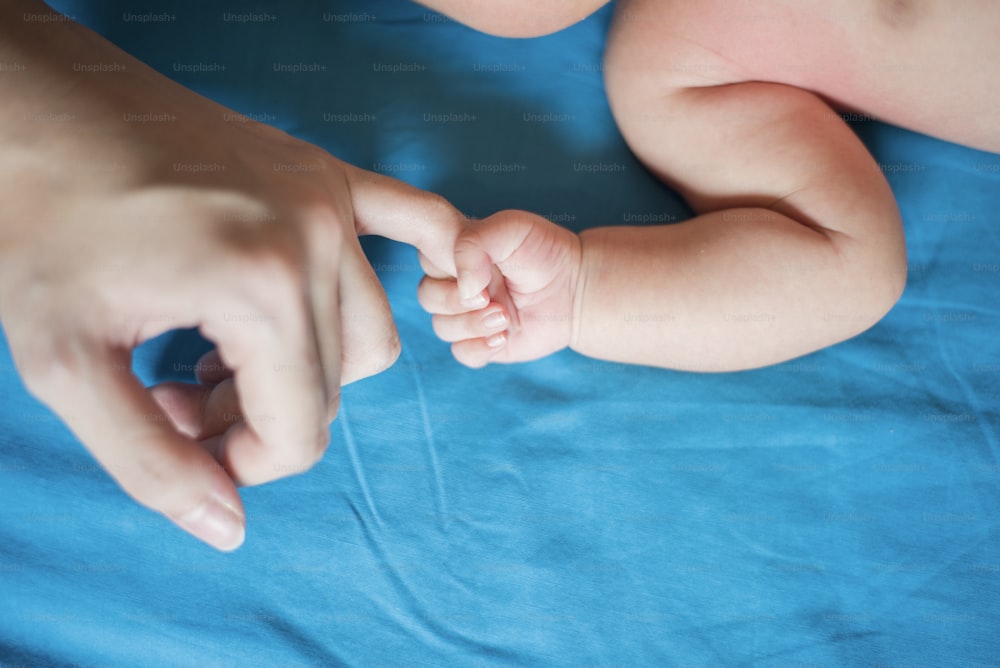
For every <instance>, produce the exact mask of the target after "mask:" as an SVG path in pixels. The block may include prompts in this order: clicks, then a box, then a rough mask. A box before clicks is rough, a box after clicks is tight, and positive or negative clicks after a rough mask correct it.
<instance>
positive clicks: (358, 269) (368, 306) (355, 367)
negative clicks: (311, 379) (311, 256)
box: [338, 238, 400, 385]
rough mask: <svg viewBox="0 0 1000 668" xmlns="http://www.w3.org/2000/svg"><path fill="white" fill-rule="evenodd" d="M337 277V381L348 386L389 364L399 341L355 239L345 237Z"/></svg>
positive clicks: (384, 300)
mask: <svg viewBox="0 0 1000 668" xmlns="http://www.w3.org/2000/svg"><path fill="white" fill-rule="evenodd" d="M339 280H340V289H339V292H338V294H339V300H340V314H339V315H340V330H341V333H342V337H343V339H342V352H341V355H342V364H343V367H342V369H341V376H340V382H341V383H342V384H344V385H347V384H348V383H353V382H354V381H356V380H361V379H362V378H367V377H369V376H374V375H375V374H377V373H381V372H382V371H385V370H386V369H388V368H389V367H391V366H392V365H393V363H395V361H396V359H397V358H398V357H399V353H400V343H399V334H398V333H397V331H396V323H395V322H394V321H393V318H392V309H391V308H390V307H389V300H388V298H387V297H386V295H385V291H384V290H383V289H382V284H381V283H380V282H379V280H378V276H376V275H375V271H374V270H373V269H372V267H371V265H370V264H369V263H368V260H367V259H366V258H365V255H364V252H363V251H362V249H361V244H360V243H359V242H358V240H357V238H354V239H347V240H345V246H344V252H343V253H342V254H341V257H340V276H339Z"/></svg>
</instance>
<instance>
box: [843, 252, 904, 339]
mask: <svg viewBox="0 0 1000 668" xmlns="http://www.w3.org/2000/svg"><path fill="white" fill-rule="evenodd" d="M856 276H857V277H858V278H861V281H860V284H858V285H856V286H855V288H854V291H855V294H856V295H861V300H862V301H863V303H864V308H863V310H862V312H863V313H865V314H866V316H865V317H864V318H862V320H864V321H866V322H865V323H864V324H865V329H867V328H868V327H871V326H873V325H875V324H876V323H878V322H879V321H880V320H881V319H882V318H884V317H885V316H886V314H888V313H889V311H891V310H892V309H893V307H895V306H896V304H897V303H898V302H899V300H900V298H901V297H902V296H903V291H904V290H905V289H906V276H907V262H906V253H905V250H904V251H903V252H902V253H896V254H893V255H892V256H891V257H885V256H883V257H881V258H879V259H878V260H877V264H876V266H875V267H869V268H868V271H858V272H857V274H856ZM862 277H863V278H862Z"/></svg>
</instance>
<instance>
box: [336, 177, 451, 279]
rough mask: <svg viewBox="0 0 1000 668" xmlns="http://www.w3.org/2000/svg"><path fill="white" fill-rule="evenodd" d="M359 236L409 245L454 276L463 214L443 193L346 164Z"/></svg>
mask: <svg viewBox="0 0 1000 668" xmlns="http://www.w3.org/2000/svg"><path fill="white" fill-rule="evenodd" d="M344 173H345V175H346V176H347V182H348V187H349V188H350V191H351V202H352V204H353V206H354V220H355V224H356V226H357V231H358V234H359V235H362V236H363V235H366V234H377V235H378V236H381V237H386V238H388V239H393V240H395V241H401V242H403V243H405V244H409V245H411V246H413V247H415V248H416V249H417V250H419V251H420V252H421V253H423V254H424V255H426V256H427V259H428V260H429V261H430V262H431V263H433V264H434V265H435V266H436V267H438V268H439V269H440V270H441V271H443V272H445V273H447V274H449V275H452V276H454V275H455V272H454V269H455V259H454V257H453V254H452V252H453V250H454V248H455V238H456V237H457V236H458V234H459V233H460V232H461V231H462V229H463V227H464V225H465V216H463V215H462V214H461V213H460V212H459V211H458V210H457V209H455V207H453V206H452V205H451V204H450V203H449V202H448V201H447V200H446V199H444V198H443V197H441V196H440V195H436V194H434V193H430V192H427V191H425V190H420V189H419V188H414V187H413V186H411V185H409V184H407V183H404V182H402V181H400V180H398V179H394V178H391V177H388V176H384V175H382V174H377V173H375V172H369V171H365V170H363V169H359V168H357V167H354V166H352V165H346V164H345V165H344Z"/></svg>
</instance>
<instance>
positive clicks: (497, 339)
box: [486, 332, 507, 348]
mask: <svg viewBox="0 0 1000 668" xmlns="http://www.w3.org/2000/svg"><path fill="white" fill-rule="evenodd" d="M505 343H507V335H506V334H504V333H503V332H500V333H499V334H494V335H493V336H491V337H490V338H488V339H486V345H488V346H489V347H490V348H500V347H502V346H503V345H504V344H505Z"/></svg>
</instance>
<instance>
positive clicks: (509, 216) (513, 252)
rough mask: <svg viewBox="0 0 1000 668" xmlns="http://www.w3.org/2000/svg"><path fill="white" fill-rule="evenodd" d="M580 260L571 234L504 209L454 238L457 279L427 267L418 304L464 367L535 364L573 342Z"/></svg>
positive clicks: (539, 219)
mask: <svg viewBox="0 0 1000 668" xmlns="http://www.w3.org/2000/svg"><path fill="white" fill-rule="evenodd" d="M580 257H581V252H580V238H579V237H578V236H577V235H576V234H574V233H573V232H570V231H569V230H567V229H565V228H562V227H560V226H558V225H555V224H553V223H551V222H549V221H548V220H546V219H544V218H542V217H541V216H536V215H535V214H532V213H527V212H525V211H501V212H500V213H496V214H494V215H492V216H489V217H488V218H485V219H483V220H481V221H471V222H470V223H469V224H468V226H467V227H466V229H465V230H464V231H463V232H462V233H460V234H459V236H458V239H457V241H456V242H455V268H456V271H457V274H458V278H457V280H456V279H455V278H450V277H447V276H445V275H444V274H443V273H441V272H437V271H435V270H434V268H433V267H432V266H430V265H429V264H425V267H424V268H425V271H427V273H428V276H425V277H424V279H423V281H421V283H420V288H419V290H418V299H419V300H420V304H421V306H423V307H424V309H425V310H426V311H428V312H429V313H431V314H433V316H434V319H433V323H434V331H435V333H437V335H438V336H439V337H441V338H442V339H444V340H445V341H450V342H452V347H451V351H452V354H453V355H454V356H455V359H456V360H458V361H459V362H461V363H462V364H465V365H466V366H469V367H473V368H477V367H482V366H485V365H486V364H488V363H490V362H526V361H528V360H533V359H538V358H540V357H544V356H546V355H549V354H551V353H554V352H556V351H558V350H562V349H563V348H565V347H566V346H568V345H569V344H570V343H571V341H572V338H573V304H574V296H575V293H576V284H577V277H578V276H579V274H580Z"/></svg>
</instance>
